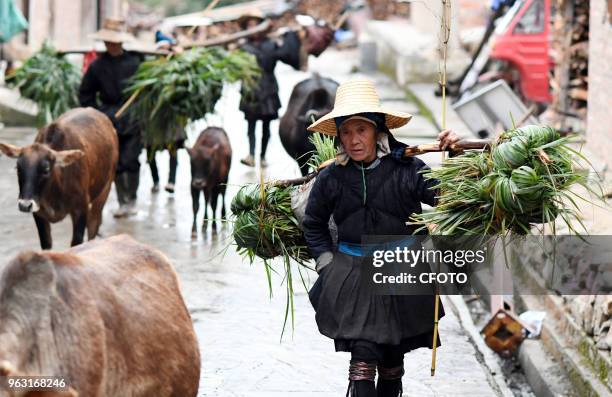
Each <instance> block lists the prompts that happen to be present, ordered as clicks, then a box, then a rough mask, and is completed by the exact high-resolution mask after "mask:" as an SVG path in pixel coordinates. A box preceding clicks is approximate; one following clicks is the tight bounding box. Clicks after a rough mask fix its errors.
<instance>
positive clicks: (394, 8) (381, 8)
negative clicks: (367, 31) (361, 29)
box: [368, 0, 410, 20]
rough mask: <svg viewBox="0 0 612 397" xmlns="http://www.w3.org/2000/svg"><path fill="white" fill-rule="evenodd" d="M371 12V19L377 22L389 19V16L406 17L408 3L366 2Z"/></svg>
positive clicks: (374, 0)
mask: <svg viewBox="0 0 612 397" xmlns="http://www.w3.org/2000/svg"><path fill="white" fill-rule="evenodd" d="M368 5H369V6H370V10H371V11H372V18H373V19H378V20H386V19H389V17H390V16H400V17H408V16H409V15H410V14H409V13H410V3H408V2H403V1H397V0H368Z"/></svg>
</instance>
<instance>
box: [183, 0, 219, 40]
mask: <svg viewBox="0 0 612 397" xmlns="http://www.w3.org/2000/svg"><path fill="white" fill-rule="evenodd" d="M218 3H219V0H213V1H211V2H210V3H208V5H207V6H206V8H205V9H204V11H202V15H205V14H206V13H207V12H208V11H210V10H212V9H213V8H214V7H215V6H216V5H217V4H218ZM197 28H198V25H194V26H192V27H191V29H189V33H188V34H187V35H188V36H191V35H192V34H193V32H195V30H196V29H197Z"/></svg>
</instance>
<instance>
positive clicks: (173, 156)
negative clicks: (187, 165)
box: [147, 148, 178, 185]
mask: <svg viewBox="0 0 612 397" xmlns="http://www.w3.org/2000/svg"><path fill="white" fill-rule="evenodd" d="M168 154H169V155H170V167H169V168H170V169H169V171H168V183H172V184H174V183H175V182H176V169H177V167H178V157H177V153H176V150H168ZM147 161H148V163H149V168H150V169H151V177H152V178H153V183H154V184H155V185H157V184H159V171H158V169H157V161H155V150H153V149H152V148H147Z"/></svg>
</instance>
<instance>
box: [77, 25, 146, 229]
mask: <svg viewBox="0 0 612 397" xmlns="http://www.w3.org/2000/svg"><path fill="white" fill-rule="evenodd" d="M90 37H91V38H93V39H95V40H100V41H103V42H104V45H105V46H106V52H104V53H103V54H102V55H100V56H99V57H97V58H96V59H95V60H94V61H93V62H92V63H91V65H90V66H89V68H88V69H87V72H86V73H85V75H84V76H83V80H82V82H81V87H80V88H79V102H80V104H81V106H83V107H87V106H91V107H93V108H95V109H98V110H99V111H101V112H102V113H104V114H105V115H107V116H108V118H109V119H110V120H111V121H112V122H113V126H114V127H115V129H116V130H117V135H118V136H119V163H118V164H117V173H116V176H115V188H116V190H117V199H118V201H119V209H118V210H117V211H115V213H114V214H113V215H114V216H115V217H116V218H120V217H125V216H128V215H133V214H135V213H136V192H137V191H138V185H139V183H140V162H139V161H138V156H139V155H140V152H141V151H142V148H143V145H142V141H141V131H140V126H139V123H138V122H136V121H133V120H131V118H130V117H129V116H127V115H124V116H123V117H120V118H117V117H115V113H116V112H117V110H119V108H120V107H121V105H122V104H123V103H124V102H125V100H126V99H127V98H126V97H125V95H124V93H123V90H124V88H125V86H126V84H127V81H128V79H129V78H130V77H132V75H133V74H134V73H136V70H137V69H138V66H139V65H140V63H141V62H142V61H143V57H142V56H141V55H140V54H137V53H134V52H130V51H125V50H124V48H123V43H125V42H126V41H132V40H134V37H133V36H132V35H131V34H129V33H127V32H125V23H124V21H123V20H121V19H118V18H107V19H106V20H105V21H104V26H103V28H102V29H100V30H99V31H98V32H96V33H94V34H92V35H91V36H90Z"/></svg>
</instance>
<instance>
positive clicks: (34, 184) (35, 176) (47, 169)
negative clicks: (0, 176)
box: [0, 143, 84, 212]
mask: <svg viewBox="0 0 612 397" xmlns="http://www.w3.org/2000/svg"><path fill="white" fill-rule="evenodd" d="M0 152H2V153H4V154H5V155H6V156H8V157H12V158H15V159H17V179H18V181H19V210H20V211H22V212H36V211H38V210H39V208H40V197H41V195H42V193H43V192H44V190H45V188H46V187H47V186H48V184H49V181H50V180H51V179H52V178H53V176H54V175H57V171H58V170H59V168H61V167H65V166H67V165H70V164H72V163H74V162H75V161H77V160H79V159H80V158H81V157H83V156H84V153H83V152H82V151H81V150H61V151H56V150H53V149H51V148H50V147H49V146H47V145H42V144H39V143H34V144H32V145H29V146H25V147H17V146H13V145H9V144H6V143H0Z"/></svg>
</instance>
